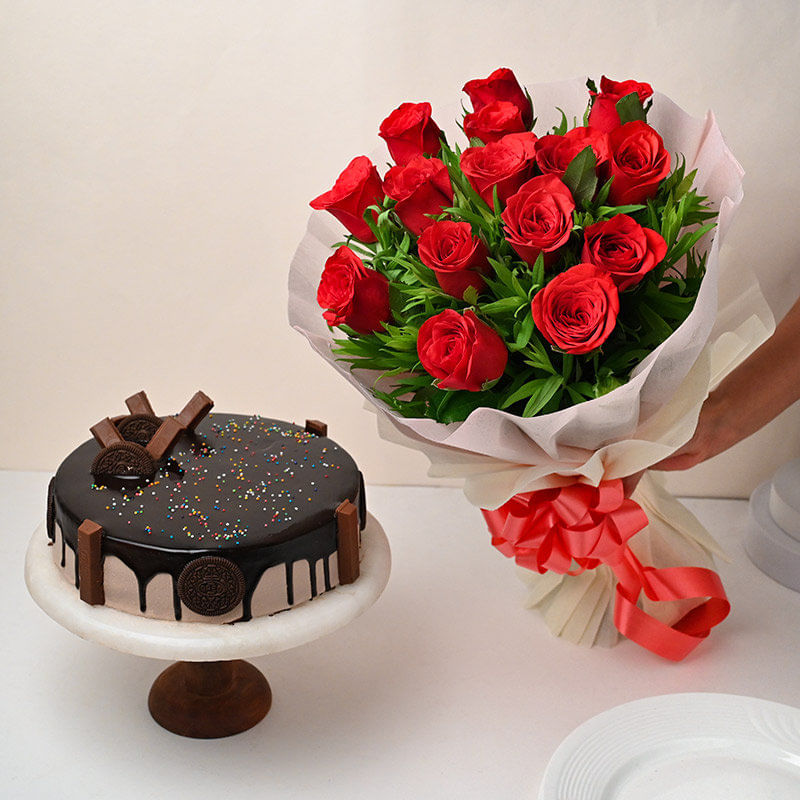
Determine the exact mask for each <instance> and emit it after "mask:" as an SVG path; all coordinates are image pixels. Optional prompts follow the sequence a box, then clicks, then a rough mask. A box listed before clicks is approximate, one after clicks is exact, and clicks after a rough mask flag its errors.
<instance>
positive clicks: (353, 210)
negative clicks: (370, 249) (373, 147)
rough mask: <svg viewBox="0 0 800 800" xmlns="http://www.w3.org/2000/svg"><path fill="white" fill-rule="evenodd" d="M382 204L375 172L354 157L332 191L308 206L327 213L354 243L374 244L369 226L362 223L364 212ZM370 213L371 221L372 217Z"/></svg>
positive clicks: (365, 163) (362, 157)
mask: <svg viewBox="0 0 800 800" xmlns="http://www.w3.org/2000/svg"><path fill="white" fill-rule="evenodd" d="M382 202H383V185H382V184H381V178H380V175H378V170H377V169H375V166H374V165H373V163H372V162H371V161H370V160H369V159H368V158H367V157H366V156H356V157H355V158H354V159H353V160H352V161H351V162H350V163H349V164H348V165H347V166H346V167H345V169H344V171H343V172H342V174H341V175H339V177H338V178H337V179H336V183H334V184H333V188H332V189H329V190H328V191H327V192H325V193H324V194H321V195H320V196H319V197H315V198H314V199H313V200H312V201H311V202H310V203H309V205H310V206H311V208H315V209H317V210H320V209H321V210H324V211H330V213H331V214H333V216H334V217H336V219H338V220H339V222H341V223H342V225H344V226H345V228H347V230H348V231H350V233H352V234H353V236H355V237H356V239H360V240H361V241H362V242H374V241H376V239H375V236H374V234H373V233H372V230H370V227H369V225H367V223H366V222H364V211H365V210H366V209H367V208H368V207H369V206H372V205H380V204H381V203H382ZM375 216H376V215H375V212H373V218H374V217H375Z"/></svg>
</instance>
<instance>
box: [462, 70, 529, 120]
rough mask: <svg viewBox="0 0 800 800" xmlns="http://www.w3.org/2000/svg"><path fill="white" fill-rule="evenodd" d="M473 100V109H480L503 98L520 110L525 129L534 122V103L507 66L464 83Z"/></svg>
mask: <svg viewBox="0 0 800 800" xmlns="http://www.w3.org/2000/svg"><path fill="white" fill-rule="evenodd" d="M463 91H465V92H466V93H467V94H468V95H469V99H470V100H471V101H472V109H473V111H480V110H481V109H482V108H483V107H484V106H488V105H489V104H490V103H494V102H495V101H497V100H503V101H505V102H507V103H513V104H514V105H515V106H516V107H517V108H518V109H519V111H520V116H521V117H522V122H523V124H524V126H525V130H528V129H529V128H530V127H531V123H532V122H533V105H532V104H531V101H530V98H529V97H528V96H527V95H526V94H525V92H524V91H523V90H522V87H521V86H520V85H519V82H518V81H517V79H516V77H515V75H514V73H513V72H512V71H511V70H510V69H508V68H507V67H500V68H499V69H496V70H495V71H494V72H493V73H492V74H491V75H490V76H489V77H488V78H476V79H475V80H472V81H468V82H467V83H465V84H464V89H463Z"/></svg>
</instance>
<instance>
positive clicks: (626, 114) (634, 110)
mask: <svg viewBox="0 0 800 800" xmlns="http://www.w3.org/2000/svg"><path fill="white" fill-rule="evenodd" d="M616 109H617V114H619V120H620V122H621V123H622V124H623V125H624V124H625V123H626V122H633V121H634V120H637V119H638V120H641V121H642V122H645V121H646V120H647V115H646V114H645V113H644V108H643V107H642V101H641V100H640V99H639V95H638V94H636V92H631V93H630V94H626V95H625V97H621V98H620V99H619V100H617V103H616Z"/></svg>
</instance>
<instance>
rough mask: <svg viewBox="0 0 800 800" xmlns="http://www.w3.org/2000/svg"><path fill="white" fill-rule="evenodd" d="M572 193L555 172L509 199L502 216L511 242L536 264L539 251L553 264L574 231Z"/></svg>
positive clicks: (541, 176) (540, 178) (524, 258)
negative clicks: (560, 249)
mask: <svg viewBox="0 0 800 800" xmlns="http://www.w3.org/2000/svg"><path fill="white" fill-rule="evenodd" d="M574 210H575V201H574V200H573V199H572V193H571V192H570V190H569V189H568V188H567V187H566V186H565V185H564V183H563V182H562V181H561V180H560V179H559V178H557V177H556V176H555V175H538V176H537V177H535V178H531V179H530V180H529V181H528V182H527V183H524V184H523V185H522V186H521V187H520V189H519V191H518V192H517V193H516V194H513V195H511V197H509V198H508V203H507V205H506V208H505V211H503V213H502V214H501V215H500V217H501V218H502V220H503V222H504V223H505V234H506V239H507V240H508V242H509V244H510V245H511V246H512V247H513V248H514V250H516V251H517V253H519V255H520V257H521V258H522V259H523V260H524V261H527V262H528V264H533V263H534V262H535V261H536V258H537V257H538V255H539V253H544V254H545V263H548V262H549V263H552V262H553V261H554V260H555V258H556V251H557V250H558V249H559V247H561V246H562V245H564V244H566V242H567V240H568V239H569V235H570V233H571V231H572V212H573V211H574Z"/></svg>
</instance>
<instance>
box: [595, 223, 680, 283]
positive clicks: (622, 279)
mask: <svg viewBox="0 0 800 800" xmlns="http://www.w3.org/2000/svg"><path fill="white" fill-rule="evenodd" d="M583 234H584V237H585V239H584V244H583V253H582V254H581V259H582V260H583V261H588V262H591V263H592V264H594V265H595V266H596V267H600V269H602V270H603V271H604V272H606V273H607V274H608V275H610V276H611V279H612V280H613V281H614V283H615V284H616V285H617V289H618V290H619V291H620V292H622V291H624V290H625V289H629V288H630V287H631V286H635V285H636V284H637V283H639V281H640V280H641V279H642V278H643V277H644V276H645V275H646V274H647V273H648V272H650V270H651V269H653V268H654V267H655V266H656V265H657V264H659V263H660V262H661V261H663V260H664V256H665V255H666V254H667V243H666V242H665V241H664V239H663V237H662V236H661V234H660V233H656V231H654V230H650V228H643V227H642V226H641V225H639V223H638V222H636V220H635V219H633V218H632V217H629V216H628V215H627V214H617V215H616V216H614V217H611V219H608V220H603V221H602V222H596V223H595V224H594V225H590V226H589V227H588V228H586V229H585V230H584V232H583Z"/></svg>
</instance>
